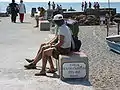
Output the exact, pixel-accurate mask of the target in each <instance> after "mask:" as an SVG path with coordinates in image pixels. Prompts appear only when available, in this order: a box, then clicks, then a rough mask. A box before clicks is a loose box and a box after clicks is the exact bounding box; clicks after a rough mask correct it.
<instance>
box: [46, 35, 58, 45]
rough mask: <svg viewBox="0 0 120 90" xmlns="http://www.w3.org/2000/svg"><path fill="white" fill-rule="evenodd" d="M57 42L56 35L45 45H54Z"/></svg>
mask: <svg viewBox="0 0 120 90" xmlns="http://www.w3.org/2000/svg"><path fill="white" fill-rule="evenodd" d="M57 40H58V37H57V35H56V36H55V37H54V38H53V39H52V40H50V41H49V42H47V44H51V45H52V44H53V43H55V42H56V41H57Z"/></svg>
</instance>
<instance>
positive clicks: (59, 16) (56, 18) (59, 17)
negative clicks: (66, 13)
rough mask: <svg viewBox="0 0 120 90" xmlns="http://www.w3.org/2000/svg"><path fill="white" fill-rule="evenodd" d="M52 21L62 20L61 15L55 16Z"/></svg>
mask: <svg viewBox="0 0 120 90" xmlns="http://www.w3.org/2000/svg"><path fill="white" fill-rule="evenodd" d="M53 20H63V15H61V14H57V15H55V16H54V18H53Z"/></svg>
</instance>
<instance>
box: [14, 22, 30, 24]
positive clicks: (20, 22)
mask: <svg viewBox="0 0 120 90" xmlns="http://www.w3.org/2000/svg"><path fill="white" fill-rule="evenodd" d="M16 24H31V22H23V23H21V22H16Z"/></svg>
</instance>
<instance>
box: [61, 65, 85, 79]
mask: <svg viewBox="0 0 120 90" xmlns="http://www.w3.org/2000/svg"><path fill="white" fill-rule="evenodd" d="M85 76H86V64H85V63H64V64H63V77H64V78H84V77H85Z"/></svg>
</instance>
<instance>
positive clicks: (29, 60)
mask: <svg viewBox="0 0 120 90" xmlns="http://www.w3.org/2000/svg"><path fill="white" fill-rule="evenodd" d="M25 60H26V61H27V62H29V63H31V62H33V61H34V59H27V58H26V59H25Z"/></svg>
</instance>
